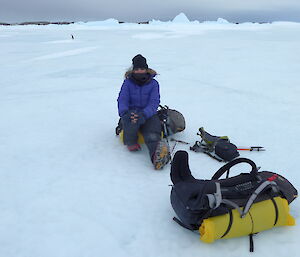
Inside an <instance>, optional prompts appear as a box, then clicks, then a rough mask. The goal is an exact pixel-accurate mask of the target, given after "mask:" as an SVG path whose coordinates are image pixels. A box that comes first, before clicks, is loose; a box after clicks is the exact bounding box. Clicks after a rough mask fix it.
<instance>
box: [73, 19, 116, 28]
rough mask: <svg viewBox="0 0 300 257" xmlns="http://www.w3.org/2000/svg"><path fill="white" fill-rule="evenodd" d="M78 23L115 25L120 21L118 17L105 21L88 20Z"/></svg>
mask: <svg viewBox="0 0 300 257" xmlns="http://www.w3.org/2000/svg"><path fill="white" fill-rule="evenodd" d="M76 24H78V25H85V26H91V27H93V26H103V25H104V26H115V25H118V24H119V21H118V20H116V19H107V20H104V21H88V22H77V23H76Z"/></svg>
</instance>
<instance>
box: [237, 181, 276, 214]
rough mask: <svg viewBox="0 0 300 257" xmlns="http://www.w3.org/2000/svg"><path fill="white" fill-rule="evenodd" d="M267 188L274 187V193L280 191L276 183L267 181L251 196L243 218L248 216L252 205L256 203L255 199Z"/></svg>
mask: <svg viewBox="0 0 300 257" xmlns="http://www.w3.org/2000/svg"><path fill="white" fill-rule="evenodd" d="M267 187H272V190H273V191H274V192H276V191H278V189H277V184H276V182H275V181H269V180H266V181H265V182H263V183H261V184H260V185H259V186H258V187H257V188H256V189H255V191H254V192H253V193H252V194H251V195H250V197H249V199H248V201H247V203H246V205H245V208H244V210H243V214H242V215H241V218H244V217H245V216H246V214H247V213H248V211H249V210H250V208H251V206H252V204H253V203H254V201H255V199H256V198H257V197H258V195H259V194H260V193H261V192H262V191H263V190H265V189H266V188H267Z"/></svg>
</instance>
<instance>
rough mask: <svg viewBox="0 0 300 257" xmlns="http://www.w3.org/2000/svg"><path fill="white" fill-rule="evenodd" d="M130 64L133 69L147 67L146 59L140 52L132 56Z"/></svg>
mask: <svg viewBox="0 0 300 257" xmlns="http://www.w3.org/2000/svg"><path fill="white" fill-rule="evenodd" d="M132 66H133V69H134V70H135V69H139V68H140V69H148V64H147V60H146V58H145V57H144V56H142V55H141V54H138V55H136V56H134V57H133V59H132Z"/></svg>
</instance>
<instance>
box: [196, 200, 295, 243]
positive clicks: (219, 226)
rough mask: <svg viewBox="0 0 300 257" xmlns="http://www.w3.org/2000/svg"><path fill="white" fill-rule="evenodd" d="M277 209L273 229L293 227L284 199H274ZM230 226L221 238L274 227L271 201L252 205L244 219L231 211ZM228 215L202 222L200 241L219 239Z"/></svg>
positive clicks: (273, 209)
mask: <svg viewBox="0 0 300 257" xmlns="http://www.w3.org/2000/svg"><path fill="white" fill-rule="evenodd" d="M274 201H275V202H276V205H277V208H278V220H277V223H276V225H275V227H280V226H294V225H295V219H294V218H293V217H292V216H291V215H290V214H289V205H288V202H287V200H286V199H283V198H281V197H275V198H274ZM232 216H233V219H232V226H231V229H230V230H229V232H228V233H227V234H226V235H225V236H224V237H223V238H233V237H240V236H246V235H250V234H253V233H257V232H260V231H264V230H267V229H271V228H273V227H274V223H275V219H276V209H275V206H274V204H273V202H272V200H265V201H262V202H258V203H255V204H253V205H252V207H251V208H250V210H249V212H248V213H247V215H246V216H245V217H244V218H241V217H240V213H239V212H238V210H236V209H235V210H232ZM229 222H230V215H229V214H224V215H220V216H216V217H210V218H208V219H205V220H203V222H202V224H201V226H200V228H199V232H200V239H201V241H203V242H205V243H213V242H214V241H215V240H217V239H221V238H222V236H223V235H224V234H225V232H226V231H227V229H228V225H229Z"/></svg>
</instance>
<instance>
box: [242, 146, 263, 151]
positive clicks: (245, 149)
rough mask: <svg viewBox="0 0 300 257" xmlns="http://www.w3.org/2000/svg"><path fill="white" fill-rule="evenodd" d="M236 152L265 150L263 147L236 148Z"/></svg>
mask: <svg viewBox="0 0 300 257" xmlns="http://www.w3.org/2000/svg"><path fill="white" fill-rule="evenodd" d="M237 150H238V151H250V152H252V151H258V152H260V151H266V149H265V148H264V147H263V146H250V147H247V148H246V147H245V148H238V149H237Z"/></svg>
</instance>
